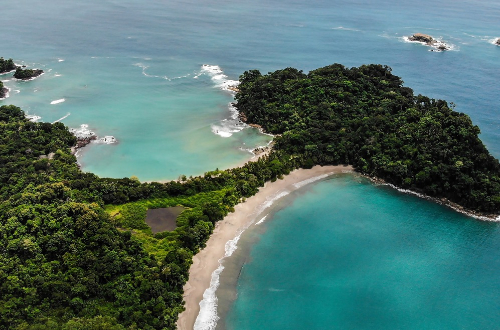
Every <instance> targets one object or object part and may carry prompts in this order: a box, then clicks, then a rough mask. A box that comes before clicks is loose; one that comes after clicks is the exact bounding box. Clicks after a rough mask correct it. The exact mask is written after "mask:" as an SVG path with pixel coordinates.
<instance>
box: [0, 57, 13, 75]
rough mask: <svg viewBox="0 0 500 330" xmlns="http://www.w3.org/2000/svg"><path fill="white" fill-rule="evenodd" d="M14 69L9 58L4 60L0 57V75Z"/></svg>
mask: <svg viewBox="0 0 500 330" xmlns="http://www.w3.org/2000/svg"><path fill="white" fill-rule="evenodd" d="M16 68H17V66H16V65H15V64H14V61H13V60H12V59H11V58H9V59H8V60H4V58H3V57H0V74H2V73H7V72H10V71H14V70H15V69H16Z"/></svg>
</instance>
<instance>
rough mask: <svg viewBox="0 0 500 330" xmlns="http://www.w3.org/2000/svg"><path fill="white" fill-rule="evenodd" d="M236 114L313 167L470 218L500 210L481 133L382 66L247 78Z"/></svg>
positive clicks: (496, 179)
mask: <svg viewBox="0 0 500 330" xmlns="http://www.w3.org/2000/svg"><path fill="white" fill-rule="evenodd" d="M238 89H239V92H238V93H237V95H236V100H237V105H236V106H237V109H238V110H239V111H240V114H241V117H242V119H243V120H244V121H246V122H248V123H253V124H258V125H260V126H261V127H262V128H263V129H264V130H265V131H266V132H269V133H271V134H277V135H279V136H277V137H276V138H275V146H274V148H275V149H276V150H280V151H282V152H285V153H288V154H290V155H300V156H301V157H303V158H304V159H305V160H306V164H307V165H309V166H311V165H314V164H320V165H326V164H331V165H335V164H339V163H340V164H350V165H353V166H354V168H355V169H356V170H357V171H359V172H361V173H364V174H366V175H368V176H371V177H377V178H380V179H383V180H385V181H386V182H389V183H391V184H394V185H396V186H398V187H401V188H404V189H410V190H413V191H415V192H419V193H423V194H425V195H428V196H432V197H437V198H444V199H447V200H449V201H451V202H453V203H456V204H458V205H460V206H462V207H465V208H466V209H469V210H471V211H477V212H480V213H481V212H482V213H485V214H487V213H491V216H494V215H497V214H498V213H499V211H500V166H499V162H498V160H497V159H495V158H494V157H493V156H491V155H490V153H489V152H488V150H487V149H486V147H485V146H484V144H483V143H482V142H481V140H480V139H479V137H478V134H479V132H480V130H479V128H478V127H477V126H475V125H473V124H472V121H471V119H470V118H469V116H467V115H466V114H464V113H459V112H457V111H454V110H453V106H451V107H450V106H449V104H448V103H447V102H446V101H443V100H434V99H430V98H428V97H426V96H423V95H414V93H413V90H412V89H410V88H408V87H404V86H403V81H402V80H401V78H399V77H397V76H395V75H393V74H392V73H391V69H390V68H389V67H387V66H382V65H363V66H361V67H354V68H350V69H349V68H345V67H344V66H342V65H340V64H334V65H331V66H327V67H324V68H320V69H317V70H313V71H311V72H309V73H308V74H305V73H303V72H302V71H299V70H297V69H293V68H287V69H284V70H277V71H275V72H272V73H269V74H267V75H262V74H261V73H260V72H259V71H256V70H252V71H247V72H245V73H244V74H243V75H242V76H241V77H240V85H239V86H238Z"/></svg>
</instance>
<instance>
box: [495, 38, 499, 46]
mask: <svg viewBox="0 0 500 330" xmlns="http://www.w3.org/2000/svg"><path fill="white" fill-rule="evenodd" d="M495 45H497V46H500V38H498V39H497V41H496V42H495Z"/></svg>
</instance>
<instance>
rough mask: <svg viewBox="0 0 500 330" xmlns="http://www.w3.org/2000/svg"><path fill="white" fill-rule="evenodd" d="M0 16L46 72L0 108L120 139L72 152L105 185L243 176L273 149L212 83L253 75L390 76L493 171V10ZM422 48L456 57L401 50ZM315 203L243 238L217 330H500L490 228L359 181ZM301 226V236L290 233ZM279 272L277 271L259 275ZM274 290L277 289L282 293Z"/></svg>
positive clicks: (77, 6)
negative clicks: (453, 127) (232, 290)
mask: <svg viewBox="0 0 500 330" xmlns="http://www.w3.org/2000/svg"><path fill="white" fill-rule="evenodd" d="M0 7H1V11H0V25H1V26H2V28H3V31H4V32H5V33H3V34H2V42H1V46H0V50H1V52H0V56H4V57H7V58H9V57H12V58H14V59H15V61H16V62H17V63H22V64H26V65H28V66H30V67H41V68H43V69H44V70H45V71H46V73H45V74H44V75H43V76H42V77H40V78H37V79H36V80H34V81H29V82H16V81H12V80H10V78H9V77H8V75H4V76H1V78H0V79H2V80H4V81H5V80H9V81H5V85H6V86H7V87H9V88H11V93H10V97H9V98H8V99H6V100H3V101H0V105H2V104H11V103H13V104H16V105H18V106H21V107H22V108H23V109H24V110H25V111H27V112H28V113H29V114H31V115H38V116H41V117H42V120H43V121H49V122H53V121H55V120H58V119H60V118H62V117H65V116H67V115H68V114H69V115H68V116H67V117H65V118H64V119H62V122H63V123H65V124H66V125H68V126H69V127H71V128H78V127H80V125H82V124H87V125H88V126H89V128H90V129H91V130H93V131H95V132H96V133H97V134H98V135H99V136H104V135H113V136H114V137H115V138H116V139H117V140H118V143H117V144H112V145H106V144H93V145H89V146H88V147H86V148H85V149H84V150H83V151H82V152H81V153H80V154H79V162H80V163H81V164H82V166H83V169H84V170H86V171H92V172H94V173H96V174H98V175H102V176H111V177H130V176H132V175H136V176H138V177H139V179H141V180H161V179H175V178H177V177H178V176H180V175H182V174H185V175H188V176H189V175H198V174H202V173H203V172H205V171H208V170H213V169H215V168H216V167H218V168H228V167H231V166H234V165H236V164H240V163H241V162H244V161H245V160H248V159H249V158H250V157H251V154H250V153H249V152H248V150H247V149H249V148H253V147H256V146H259V145H265V144H266V143H267V142H268V141H269V137H267V136H265V135H262V134H259V133H258V132H257V131H255V130H253V129H249V128H246V129H243V130H241V129H240V127H238V126H236V125H235V122H234V121H233V120H232V118H231V116H233V115H234V113H232V112H231V109H230V106H229V104H230V102H231V101H232V95H231V93H229V92H228V91H225V90H222V89H221V88H220V86H221V84H222V83H223V82H224V81H227V80H236V79H237V78H238V76H239V75H240V74H241V73H242V72H243V71H245V70H248V69H259V70H261V71H262V72H264V73H265V72H268V71H272V70H276V69H280V68H284V67H289V66H291V67H296V68H299V69H302V70H304V71H308V70H311V69H315V68H318V67H321V66H325V65H329V64H332V63H342V64H344V65H346V66H349V67H350V66H358V65H361V64H368V63H381V64H385V65H389V66H391V67H392V68H393V73H395V74H396V75H399V76H401V77H402V78H403V80H404V81H405V83H406V85H407V86H408V87H411V88H413V89H414V90H415V92H416V93H421V94H425V95H428V96H430V97H433V98H442V99H445V100H447V101H450V102H454V104H455V105H456V110H458V111H462V112H465V113H467V114H469V115H470V116H471V118H472V120H473V122H474V123H475V124H477V125H478V126H479V127H480V128H481V131H482V134H481V138H482V139H483V141H484V143H485V144H486V145H487V147H488V148H489V150H490V151H491V152H492V154H493V155H495V156H496V157H500V145H499V144H498V141H500V135H499V134H500V133H499V127H500V106H499V102H498V90H499V85H500V84H499V83H500V78H499V77H500V61H499V60H498V58H499V56H500V47H497V46H494V45H493V44H492V41H493V40H494V39H495V38H496V37H500V23H499V20H498V17H500V3H499V2H498V1H451V0H446V1H429V0H424V1H420V2H415V1H409V0H403V1H398V2H396V1H387V0H385V1H381V0H378V1H366V0H357V1H336V0H333V1H321V0H311V1H307V2H305V1H295V0H281V1H276V0H270V1H269V0H267V1H263V0H256V1H241V0H232V1H224V0H222V1H220V0H219V1H213V0H208V1H192V0H191V1H164V0H162V1H160V0H151V1H147V2H144V1H137V0H120V1H118V0H115V1H110V0H99V1H97V0H90V1H84V2H81V1H63V0H48V1H44V2H43V3H41V2H40V1H35V0H24V1H22V2H14V1H10V2H5V3H2V4H1V6H0ZM21 18H22V19H21ZM415 32H422V33H428V34H431V35H433V36H434V37H437V38H440V39H442V40H443V41H445V42H447V43H449V44H451V45H452V46H453V50H452V51H449V52H442V53H437V52H431V51H429V50H430V49H429V48H428V47H425V46H423V45H420V44H415V43H407V42H405V41H404V39H403V37H404V36H408V35H411V34H413V33H415ZM203 65H210V67H208V68H209V69H210V70H211V71H210V70H204V68H207V67H203ZM217 70H220V71H217ZM61 99H64V102H61V103H56V104H51V102H53V101H56V100H61ZM312 187H313V188H312V190H311V192H308V193H307V194H305V195H303V196H302V195H301V196H299V197H297V198H296V199H293V198H292V197H293V196H291V198H292V199H290V200H288V202H289V203H291V201H292V200H293V201H295V202H294V204H293V206H291V208H288V207H285V208H284V209H283V211H282V212H284V213H277V214H276V215H275V216H274V217H273V216H272V215H270V219H268V222H267V225H266V226H267V229H266V230H264V231H259V232H254V233H253V234H252V231H249V233H248V236H249V237H248V238H247V239H248V240H249V241H251V239H250V236H251V235H257V236H256V237H258V239H257V238H255V241H258V243H256V244H255V245H253V246H254V247H255V250H250V246H248V249H244V248H243V246H244V245H245V244H243V245H242V248H241V249H240V251H246V252H245V253H251V254H252V262H251V263H248V264H246V265H245V267H243V272H242V275H241V282H240V284H239V286H238V297H239V298H238V300H236V302H235V303H234V305H231V304H229V303H226V305H227V306H229V305H230V306H232V307H231V309H230V311H229V314H228V323H227V324H226V323H225V321H224V319H222V320H220V322H219V326H221V327H226V326H227V327H228V328H238V329H254V328H255V329H257V328H259V329H260V328H263V327H264V328H271V326H267V324H272V328H280V325H281V324H282V326H281V328H283V329H289V328H293V327H295V328H301V329H303V328H311V327H313V328H314V327H316V328H321V327H326V328H332V327H333V326H330V325H333V324H336V327H337V328H355V329H372V328H428V329H431V328H432V329H439V328H445V329H447V328H495V324H500V322H499V321H500V320H499V315H498V305H497V304H495V303H494V298H495V297H498V290H497V289H496V288H497V287H498V280H497V279H498V278H499V275H500V266H499V265H498V262H497V261H496V260H499V259H500V255H499V253H498V246H496V245H495V244H496V243H494V242H496V241H500V236H499V233H498V229H497V225H496V224H491V223H483V222H480V221H477V220H474V219H470V218H467V217H464V216H462V215H458V214H456V213H454V212H452V211H449V210H447V209H445V208H442V207H438V206H436V205H434V204H432V203H430V202H427V201H423V200H420V199H418V198H414V197H409V196H405V195H401V194H399V193H394V192H390V191H388V189H387V188H381V187H374V186H371V185H370V184H368V183H365V182H363V183H359V182H358V181H356V180H355V179H352V178H351V179H349V178H347V179H346V178H344V179H341V180H329V181H326V182H325V183H321V184H319V185H318V186H312ZM311 194H312V195H311ZM332 194H333V195H332ZM311 196H313V197H311ZM332 196H333V197H332ZM349 198H351V199H349ZM332 200H337V201H342V203H340V204H339V203H333V202H332ZM304 201H308V202H307V203H306V204H304V203H305V202H304ZM283 203H284V202H283ZM292 210H293V211H292ZM315 210H317V211H315ZM302 211H304V212H305V213H304V214H307V215H300V214H302V213H300V212H302ZM300 217H302V218H300ZM305 220H308V221H309V222H306V221H305ZM297 221H298V222H301V223H302V222H303V223H306V224H307V226H304V227H302V229H301V231H300V232H299V233H297V232H294V230H297V228H301V227H298V225H292V224H296V223H297ZM297 234H300V235H298V236H294V235H297ZM242 239H243V238H242ZM286 243H293V244H292V246H290V245H286V246H282V245H280V244H286ZM304 244H306V247H307V249H305V248H299V247H300V246H304ZM262 251H265V253H264V254H262V253H263V252H262ZM283 251H293V253H286V254H285V255H279V253H282V252H283ZM274 254H276V256H275V255H274ZM263 255H265V256H266V257H265V258H264V257H262V256H263ZM267 255H269V256H273V258H275V257H276V258H278V259H269V260H268V258H267ZM270 260H278V261H279V262H277V261H270ZM288 263H290V264H288ZM274 264H276V265H275V266H276V272H270V273H268V272H264V270H267V269H274V268H273V267H274ZM271 265H273V267H271ZM278 266H279V267H280V268H278ZM299 270H300V271H305V273H303V272H302V273H301V272H298V271H299ZM277 274H281V275H280V276H279V277H280V278H281V279H286V281H285V282H284V283H279V282H276V278H275V277H276V276H277ZM271 288H276V289H279V290H281V289H283V290H285V291H269V290H270V289H271ZM266 290H267V291H266ZM294 290H297V291H294ZM263 292H265V293H269V294H262V293H263ZM296 292H300V294H298V293H297V294H294V293H296ZM221 304H223V302H222V298H221ZM296 306H301V307H296ZM250 321H252V322H253V321H256V322H257V323H252V322H250ZM495 321H496V323H494V322H495ZM258 322H260V323H258ZM263 322H266V323H263ZM269 322H274V323H269ZM462 325H466V326H462Z"/></svg>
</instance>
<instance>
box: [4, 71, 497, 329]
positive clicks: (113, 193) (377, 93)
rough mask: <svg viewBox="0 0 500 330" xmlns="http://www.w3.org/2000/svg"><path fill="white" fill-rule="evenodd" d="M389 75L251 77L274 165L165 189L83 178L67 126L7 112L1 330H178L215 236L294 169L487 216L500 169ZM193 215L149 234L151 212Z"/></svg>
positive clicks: (444, 114)
mask: <svg viewBox="0 0 500 330" xmlns="http://www.w3.org/2000/svg"><path fill="white" fill-rule="evenodd" d="M401 84H402V82H401V80H400V79H399V78H398V77H396V76H393V75H392V74H391V73H390V69H389V68H387V67H382V66H378V65H371V66H363V67H360V68H352V69H346V68H344V67H342V66H340V65H333V66H330V67H326V68H323V69H319V70H315V71H312V72H311V73H309V74H308V75H306V74H304V73H302V72H300V71H297V70H295V69H285V70H279V71H276V72H274V73H271V74H269V75H261V74H260V73H259V72H258V71H249V72H245V74H244V75H242V77H241V85H240V92H239V93H238V94H237V97H236V98H237V101H238V108H239V109H240V111H242V113H244V115H246V117H247V121H249V122H252V123H258V124H260V125H262V126H263V127H264V128H265V129H266V130H267V131H269V132H272V133H275V134H281V136H279V137H277V138H276V145H275V148H276V150H274V151H273V152H272V153H271V154H270V155H269V156H266V157H263V158H260V159H259V160H258V161H256V162H250V163H247V164H246V165H245V166H243V167H240V168H235V169H229V170H224V171H219V170H215V171H211V172H207V173H205V174H204V175H203V176H200V177H195V178H189V179H186V178H185V177H184V178H183V179H182V180H181V181H180V182H178V181H171V182H169V183H165V184H162V183H140V182H139V181H138V180H134V179H128V178H124V179H106V178H99V177H97V176H96V175H94V174H92V173H84V172H82V171H81V170H80V169H79V167H78V165H77V163H76V158H75V156H74V155H73V154H72V153H71V151H70V147H72V146H74V145H75V144H76V138H75V137H74V136H73V135H72V134H70V133H69V131H68V129H67V127H65V126H64V125H63V124H62V123H55V124H49V123H34V122H30V121H28V120H27V119H26V118H25V114H24V112H23V111H22V110H21V109H19V108H18V107H15V106H1V107H0V329H175V327H176V326H175V322H176V320H177V316H178V313H179V312H180V311H182V310H183V302H182V293H183V291H182V287H183V285H184V284H185V282H186V280H187V277H188V270H189V267H190V265H191V262H192V256H193V255H194V254H196V253H197V252H198V251H199V249H200V248H202V247H204V245H205V242H206V240H207V239H208V237H209V236H210V234H211V233H212V230H213V228H214V225H215V223H216V222H217V221H218V220H221V219H222V218H223V217H224V216H225V215H226V214H227V213H228V212H230V211H232V210H233V206H234V205H236V204H237V203H239V202H241V201H243V200H244V198H246V197H249V196H252V195H254V194H255V193H256V192H257V191H258V189H259V187H261V186H263V185H264V183H265V182H266V181H269V180H277V179H279V178H281V177H282V176H283V175H286V174H288V173H289V172H290V171H291V170H293V169H295V168H298V167H310V166H312V165H314V164H336V163H349V164H353V165H354V166H355V167H356V168H357V169H358V170H360V171H362V172H365V173H368V174H370V175H377V176H379V177H382V178H384V179H386V180H387V181H389V182H392V183H395V184H398V185H400V186H403V187H409V188H412V189H415V190H418V191H424V192H426V193H428V194H431V195H434V196H445V197H448V198H450V199H451V200H454V201H456V202H458V203H461V204H462V205H465V206H468V207H470V208H473V209H477V210H483V211H497V210H498V206H499V204H498V203H499V200H500V198H499V179H498V169H499V164H498V161H497V160H496V159H494V158H493V157H491V156H490V155H489V153H488V151H487V150H486V149H485V147H484V146H483V144H482V143H481V141H480V140H479V139H478V137H477V134H478V133H479V129H478V128H477V127H476V126H473V125H472V124H471V121H470V119H469V117H467V116H466V115H464V114H460V113H457V112H455V111H453V110H451V109H450V108H449V107H448V105H447V104H446V102H444V101H435V100H430V99H428V98H426V97H424V96H420V95H419V96H414V95H413V93H412V91H411V89H409V88H407V87H402V86H401ZM176 205H182V206H185V207H186V208H187V209H186V210H185V211H184V212H183V213H181V215H180V216H179V218H178V219H177V228H176V229H175V230H174V231H172V232H162V233H157V234H153V233H152V232H151V230H150V228H149V227H148V226H147V225H146V224H145V221H144V220H145V214H146V211H147V209H149V208H160V207H170V206H176Z"/></svg>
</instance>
